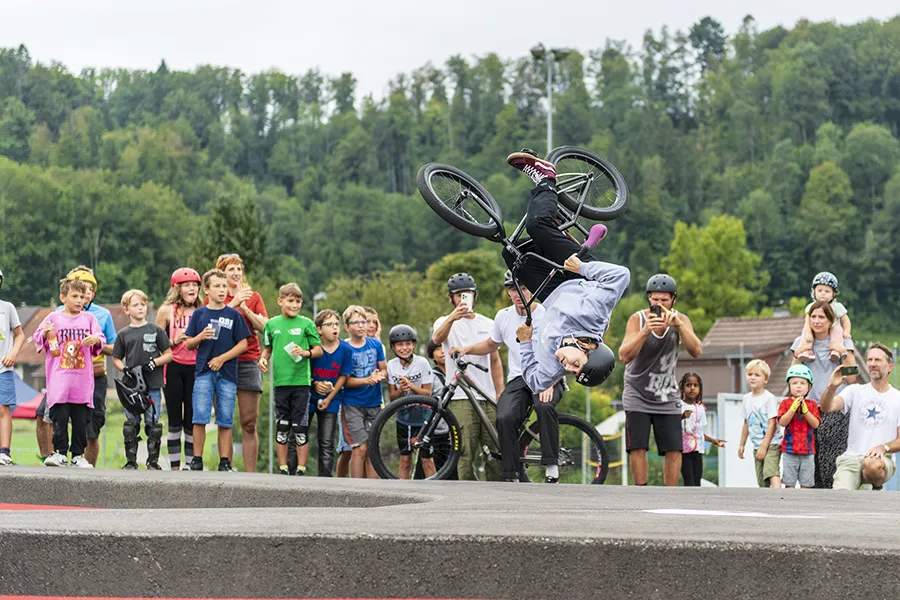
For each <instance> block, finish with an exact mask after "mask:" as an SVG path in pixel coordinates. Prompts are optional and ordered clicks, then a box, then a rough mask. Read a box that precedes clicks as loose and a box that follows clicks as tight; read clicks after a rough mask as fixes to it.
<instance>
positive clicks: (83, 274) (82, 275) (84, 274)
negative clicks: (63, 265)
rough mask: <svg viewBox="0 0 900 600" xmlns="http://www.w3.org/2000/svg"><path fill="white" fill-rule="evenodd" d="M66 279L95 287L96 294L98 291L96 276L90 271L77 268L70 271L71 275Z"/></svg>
mask: <svg viewBox="0 0 900 600" xmlns="http://www.w3.org/2000/svg"><path fill="white" fill-rule="evenodd" d="M66 279H68V280H69V281H72V280H78V281H86V282H88V283H90V284H91V285H92V286H94V291H95V292H96V291H97V278H96V277H94V274H93V273H92V272H91V271H90V270H89V269H86V268H79V267H76V268H74V269H72V270H71V271H69V274H68V275H66Z"/></svg>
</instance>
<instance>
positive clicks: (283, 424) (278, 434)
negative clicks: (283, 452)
mask: <svg viewBox="0 0 900 600" xmlns="http://www.w3.org/2000/svg"><path fill="white" fill-rule="evenodd" d="M290 435H291V422H290V421H288V420H287V419H278V420H277V421H275V442H276V443H278V444H287V443H288V438H289V437H290Z"/></svg>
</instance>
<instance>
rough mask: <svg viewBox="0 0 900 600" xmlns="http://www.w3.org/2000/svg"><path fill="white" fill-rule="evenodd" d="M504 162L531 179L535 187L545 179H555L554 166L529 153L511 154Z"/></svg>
mask: <svg viewBox="0 0 900 600" xmlns="http://www.w3.org/2000/svg"><path fill="white" fill-rule="evenodd" d="M506 162H508V163H509V164H510V166H511V167H513V168H514V169H518V170H520V171H522V172H523V173H525V174H526V175H528V176H529V177H531V180H532V181H534V184H535V185H537V184H539V183H540V182H542V181H543V180H545V179H548V178H549V179H556V166H555V165H554V164H553V163H550V162H547V161H545V160H541V159H540V158H538V157H537V156H535V155H534V154H532V153H531V152H525V151H522V152H513V153H512V154H510V155H509V156H507V157H506Z"/></svg>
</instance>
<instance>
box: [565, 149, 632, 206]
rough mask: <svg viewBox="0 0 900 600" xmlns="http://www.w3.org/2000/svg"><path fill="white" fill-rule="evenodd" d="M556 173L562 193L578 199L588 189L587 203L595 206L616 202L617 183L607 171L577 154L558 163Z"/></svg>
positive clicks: (610, 204) (609, 204)
mask: <svg viewBox="0 0 900 600" xmlns="http://www.w3.org/2000/svg"><path fill="white" fill-rule="evenodd" d="M556 173H557V174H556V180H557V184H558V186H559V192H560V193H564V194H567V195H568V196H569V197H571V198H574V199H576V200H577V199H578V198H579V196H580V195H581V194H582V192H585V191H586V192H587V193H585V194H584V196H585V201H584V202H585V204H586V205H587V206H591V207H595V208H606V207H609V206H612V205H613V204H615V202H616V197H617V190H616V186H615V183H614V182H613V180H612V179H611V178H610V176H609V174H608V173H606V171H604V170H602V169H599V168H597V167H595V166H594V165H592V164H590V163H589V162H587V161H586V160H584V159H582V158H579V157H575V156H568V157H564V158H562V159H561V160H559V161H558V162H557V163H556Z"/></svg>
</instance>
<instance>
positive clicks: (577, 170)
mask: <svg viewBox="0 0 900 600" xmlns="http://www.w3.org/2000/svg"><path fill="white" fill-rule="evenodd" d="M547 160H548V161H550V162H552V163H553V164H555V165H556V183H557V187H558V189H559V201H560V202H561V203H562V204H563V206H565V207H566V208H568V209H569V210H571V211H573V212H574V211H576V210H578V192H580V191H581V189H583V187H579V186H578V185H577V183H576V182H574V181H573V183H572V184H571V187H572V189H567V185H566V184H567V180H569V179H573V178H576V177H578V176H580V175H587V174H591V175H593V177H594V183H593V184H592V185H594V186H596V187H595V188H594V189H593V190H591V193H589V194H588V197H587V198H586V199H585V203H584V206H582V208H581V212H580V213H579V214H580V216H582V217H584V218H586V219H590V220H592V221H612V220H614V219H616V218H618V217H620V216H622V213H624V212H625V209H626V208H628V200H629V195H628V184H626V183H625V178H624V177H622V174H621V173H619V170H618V169H616V167H615V166H614V165H613V164H612V163H611V162H609V161H608V160H606V159H605V158H603V157H602V156H600V155H598V154H594V153H593V152H591V151H590V150H585V149H584V148H578V147H576V146H560V147H559V148H554V149H553V150H551V151H550V154H548V155H547ZM613 192H614V193H613Z"/></svg>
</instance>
